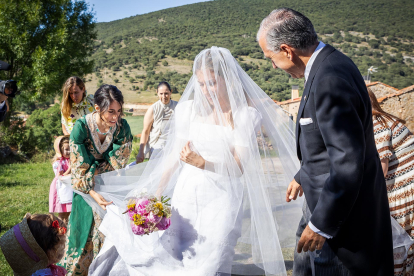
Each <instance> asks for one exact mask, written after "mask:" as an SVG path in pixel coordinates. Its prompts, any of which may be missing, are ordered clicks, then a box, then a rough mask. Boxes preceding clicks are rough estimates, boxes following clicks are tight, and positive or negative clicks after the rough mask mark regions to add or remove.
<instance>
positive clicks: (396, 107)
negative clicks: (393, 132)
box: [380, 85, 414, 132]
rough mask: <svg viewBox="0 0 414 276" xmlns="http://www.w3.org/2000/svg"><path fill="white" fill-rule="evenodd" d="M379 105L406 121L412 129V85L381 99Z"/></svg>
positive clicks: (413, 112)
mask: <svg viewBox="0 0 414 276" xmlns="http://www.w3.org/2000/svg"><path fill="white" fill-rule="evenodd" d="M380 104H381V107H382V108H383V109H384V110H385V111H386V112H388V113H391V114H392V115H395V116H397V117H399V118H401V119H404V120H406V121H407V123H406V126H407V127H408V128H409V129H410V130H411V132H413V131H414V85H412V86H409V87H407V88H404V89H401V90H400V91H399V92H398V93H395V94H393V95H388V96H387V97H385V98H383V99H381V101H380Z"/></svg>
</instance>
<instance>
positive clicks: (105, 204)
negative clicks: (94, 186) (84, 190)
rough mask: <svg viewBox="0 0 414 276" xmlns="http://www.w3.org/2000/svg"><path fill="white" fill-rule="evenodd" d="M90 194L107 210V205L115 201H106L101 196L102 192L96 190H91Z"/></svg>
mask: <svg viewBox="0 0 414 276" xmlns="http://www.w3.org/2000/svg"><path fill="white" fill-rule="evenodd" d="M89 194H90V195H91V197H92V198H93V199H94V200H95V201H96V203H98V204H99V206H101V208H102V209H104V210H106V206H108V205H111V204H112V203H113V202H112V201H110V202H108V201H106V200H105V198H104V197H103V196H101V195H100V194H98V193H97V192H95V191H94V190H91V191H89Z"/></svg>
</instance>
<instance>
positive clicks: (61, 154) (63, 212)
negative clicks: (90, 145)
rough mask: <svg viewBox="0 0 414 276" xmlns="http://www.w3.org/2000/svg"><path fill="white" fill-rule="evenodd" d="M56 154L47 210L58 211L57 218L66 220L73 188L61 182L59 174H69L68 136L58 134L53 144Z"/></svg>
mask: <svg viewBox="0 0 414 276" xmlns="http://www.w3.org/2000/svg"><path fill="white" fill-rule="evenodd" d="M54 148H55V152H56V155H55V157H54V158H53V164H52V166H53V171H54V173H55V178H54V179H53V181H52V183H51V184H50V191H49V212H50V213H58V216H59V218H61V219H63V220H64V221H65V222H68V218H69V214H70V211H71V209H72V197H73V190H72V189H71V188H70V187H67V186H65V185H63V184H62V182H61V181H60V179H59V178H60V177H61V176H65V175H68V174H70V159H69V157H70V147H69V136H59V137H57V138H56V140H55V144H54Z"/></svg>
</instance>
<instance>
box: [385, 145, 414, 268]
mask: <svg viewBox="0 0 414 276" xmlns="http://www.w3.org/2000/svg"><path fill="white" fill-rule="evenodd" d="M385 180H386V183H387V192H388V201H389V205H390V212H391V216H392V217H393V218H395V219H396V220H397V222H398V223H399V224H400V225H401V227H402V228H404V229H405V231H407V233H408V234H409V235H410V237H411V238H414V150H408V151H405V152H403V153H400V154H397V155H395V154H393V156H392V157H391V158H390V161H389V166H388V173H387V175H386V177H385ZM394 275H396V276H402V275H413V276H414V245H413V246H411V247H410V249H409V251H408V257H407V259H405V258H404V254H402V255H401V256H398V254H394Z"/></svg>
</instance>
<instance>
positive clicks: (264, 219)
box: [84, 47, 303, 275]
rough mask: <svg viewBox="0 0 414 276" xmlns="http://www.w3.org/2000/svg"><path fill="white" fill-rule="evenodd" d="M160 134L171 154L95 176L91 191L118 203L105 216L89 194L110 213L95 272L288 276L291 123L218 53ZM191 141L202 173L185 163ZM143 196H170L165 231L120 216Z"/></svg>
mask: <svg viewBox="0 0 414 276" xmlns="http://www.w3.org/2000/svg"><path fill="white" fill-rule="evenodd" d="M164 131H168V133H169V134H168V141H167V143H166V145H165V147H164V148H163V149H162V150H161V151H160V152H159V153H158V154H157V155H153V156H152V157H151V159H150V160H149V161H148V162H147V163H144V164H139V165H135V166H132V167H129V168H125V169H122V170H118V171H113V172H110V173H105V174H102V175H99V176H96V178H95V182H96V186H95V190H96V191H97V192H99V193H101V194H102V195H103V196H104V197H105V198H106V199H107V200H112V201H114V205H115V206H113V205H112V206H109V207H108V211H107V213H106V214H105V213H104V212H103V211H102V210H101V209H100V208H99V207H97V205H96V204H95V202H94V201H93V200H90V199H89V198H88V196H85V195H84V198H85V199H86V200H87V202H88V203H89V204H90V205H91V206H92V208H93V209H94V210H95V211H97V212H99V213H100V214H101V216H102V217H103V216H105V218H104V219H103V222H102V224H101V227H100V230H101V231H102V232H103V233H104V234H105V236H106V240H105V243H107V244H111V246H112V251H111V250H108V251H106V252H103V253H102V254H100V256H98V258H97V259H96V260H95V261H94V263H93V264H92V266H91V271H90V272H91V273H92V274H94V273H95V274H96V275H98V271H100V273H103V271H115V270H116V269H119V267H120V266H118V267H117V268H116V269H115V268H110V267H111V266H112V267H115V266H117V265H118V264H122V265H123V266H128V271H129V272H128V273H129V274H130V275H133V274H134V273H135V272H137V275H214V273H213V274H211V273H212V272H215V273H229V274H230V273H232V274H237V275H263V274H266V275H286V269H285V262H284V258H283V254H282V253H283V252H284V248H289V247H294V246H295V232H296V229H297V226H298V222H299V220H300V218H301V216H302V203H303V201H302V200H296V201H294V202H290V203H287V202H286V201H285V194H286V189H287V186H288V184H289V182H290V181H291V180H292V179H293V176H294V174H295V173H296V172H297V171H298V169H299V162H298V160H297V157H296V148H295V136H294V124H293V122H292V120H291V119H290V118H289V117H288V116H287V115H286V114H285V112H284V111H283V110H282V109H281V108H280V107H279V106H278V105H276V104H275V103H274V101H272V100H271V99H270V98H269V97H268V96H267V95H266V94H265V93H264V92H263V90H262V89H260V87H259V86H257V85H256V84H255V83H254V82H253V80H252V79H251V78H250V77H249V76H248V75H247V74H246V73H245V72H244V71H243V69H242V68H241V67H240V66H239V64H238V63H237V61H236V60H235V59H234V58H233V56H232V55H231V53H230V52H229V51H228V50H227V49H224V48H218V47H212V48H210V49H206V50H204V51H202V52H201V53H200V54H199V55H198V56H197V57H196V59H195V61H194V66H193V76H192V78H191V79H190V81H189V83H188V85H187V87H186V89H185V91H184V93H183V95H182V97H181V99H180V101H179V103H178V105H177V107H176V109H175V113H174V115H173V116H172V118H171V119H170V122H169V124H168V126H167V128H166V130H164ZM188 141H190V143H191V149H192V150H193V151H194V152H196V153H198V154H199V155H200V156H202V157H203V158H204V159H205V160H206V164H205V167H204V169H199V168H196V167H194V166H191V165H189V164H186V163H184V162H183V161H181V160H180V152H181V150H182V148H183V147H184V146H185V144H186V143H187V142H188ZM143 190H147V192H148V193H150V194H156V195H160V194H162V195H166V196H169V197H171V198H172V208H173V214H172V218H171V219H172V222H171V227H170V228H169V229H168V230H166V231H160V232H156V233H152V234H150V235H148V236H143V237H141V236H136V235H134V234H133V233H132V231H131V229H130V222H129V219H128V216H127V215H123V214H122V212H123V211H124V210H126V204H127V201H128V198H130V197H133V196H136V195H138V194H140V193H141V192H142V191H143ZM104 247H105V245H104ZM115 249H116V250H115ZM177 251H179V252H177ZM114 252H115V253H114ZM105 254H106V255H105ZM110 254H118V255H117V256H116V257H113V256H110ZM217 256H220V257H218V258H217ZM111 258H112V259H111ZM108 260H111V261H108ZM215 261H217V265H216V266H214V264H212V263H214V262H215ZM207 262H208V264H207ZM226 262H227V263H226ZM207 266H208V267H209V268H205V267H207ZM162 267H165V271H164V272H163V268H162ZM203 269H205V270H203ZM209 269H210V270H209ZM211 269H212V270H211ZM138 272H139V273H138ZM163 273H165V274H163Z"/></svg>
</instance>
